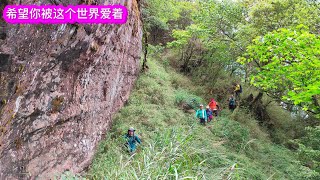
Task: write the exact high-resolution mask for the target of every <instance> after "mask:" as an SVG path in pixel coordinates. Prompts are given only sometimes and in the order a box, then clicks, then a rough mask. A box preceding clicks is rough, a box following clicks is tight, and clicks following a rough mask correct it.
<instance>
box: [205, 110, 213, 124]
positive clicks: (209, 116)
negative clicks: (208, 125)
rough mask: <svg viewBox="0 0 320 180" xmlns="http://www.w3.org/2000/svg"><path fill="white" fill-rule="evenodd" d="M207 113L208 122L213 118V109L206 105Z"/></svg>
mask: <svg viewBox="0 0 320 180" xmlns="http://www.w3.org/2000/svg"><path fill="white" fill-rule="evenodd" d="M206 108H207V109H206V113H207V119H208V122H210V121H211V120H212V110H211V109H210V107H209V106H207V107H206Z"/></svg>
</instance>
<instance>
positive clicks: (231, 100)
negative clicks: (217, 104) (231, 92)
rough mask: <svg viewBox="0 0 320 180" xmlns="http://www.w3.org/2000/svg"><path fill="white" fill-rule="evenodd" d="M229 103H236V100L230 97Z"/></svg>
mask: <svg viewBox="0 0 320 180" xmlns="http://www.w3.org/2000/svg"><path fill="white" fill-rule="evenodd" d="M229 105H232V106H233V105H236V102H235V99H234V98H231V99H230V101H229Z"/></svg>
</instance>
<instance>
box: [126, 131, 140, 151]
mask: <svg viewBox="0 0 320 180" xmlns="http://www.w3.org/2000/svg"><path fill="white" fill-rule="evenodd" d="M134 131H135V129H134V128H133V127H130V128H129V129H128V133H127V134H126V135H125V140H126V141H127V142H126V144H125V145H126V147H127V148H128V150H129V152H130V153H132V152H135V151H136V149H137V143H139V144H141V140H140V138H139V137H138V136H137V135H135V134H134Z"/></svg>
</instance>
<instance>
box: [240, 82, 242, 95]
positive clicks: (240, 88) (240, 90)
mask: <svg viewBox="0 0 320 180" xmlns="http://www.w3.org/2000/svg"><path fill="white" fill-rule="evenodd" d="M239 85H240V91H239V92H240V93H242V86H241V84H239Z"/></svg>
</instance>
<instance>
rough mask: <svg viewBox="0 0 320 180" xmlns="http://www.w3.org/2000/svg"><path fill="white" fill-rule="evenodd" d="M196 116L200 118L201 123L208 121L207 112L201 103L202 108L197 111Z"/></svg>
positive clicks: (204, 123)
mask: <svg viewBox="0 0 320 180" xmlns="http://www.w3.org/2000/svg"><path fill="white" fill-rule="evenodd" d="M196 118H198V119H200V123H201V124H203V125H206V122H207V112H206V110H205V109H203V105H202V104H200V109H198V110H197V112H196Z"/></svg>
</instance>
